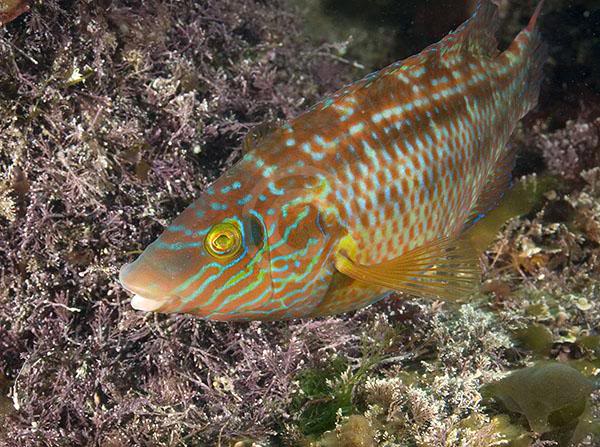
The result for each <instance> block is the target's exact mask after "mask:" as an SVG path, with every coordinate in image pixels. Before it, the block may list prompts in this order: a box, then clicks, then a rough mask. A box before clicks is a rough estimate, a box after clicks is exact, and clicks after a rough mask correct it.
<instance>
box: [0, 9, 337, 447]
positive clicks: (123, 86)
mask: <svg viewBox="0 0 600 447" xmlns="http://www.w3.org/2000/svg"><path fill="white" fill-rule="evenodd" d="M297 30H298V23H297V19H295V18H294V16H293V15H291V14H289V13H288V12H286V11H285V9H284V5H283V3H282V2H279V1H273V2H262V1H252V0H248V1H242V0H234V1H227V2H222V1H219V0H209V1H203V2H194V1H184V2H174V3H172V2H171V3H169V2H161V1H133V2H124V1H99V2H82V1H75V2H63V1H57V0H51V1H47V2H36V3H35V4H34V7H33V9H32V11H31V12H30V13H28V14H26V15H23V16H22V17H20V18H19V19H17V20H15V21H13V22H12V23H10V24H8V25H6V26H5V27H4V28H2V29H0V33H1V36H0V379H1V382H0V389H1V390H2V391H3V396H5V395H6V394H9V396H8V398H5V397H2V400H1V401H0V419H2V423H1V428H0V444H1V445H4V446H9V447H10V446H19V447H26V446H39V445H44V446H56V445H65V443H66V444H69V445H104V446H111V445H114V446H117V445H175V444H178V443H184V442H186V441H190V442H191V440H193V441H194V442H206V443H211V444H212V443H215V442H217V440H218V439H220V438H222V439H231V438H234V437H243V436H251V437H253V438H255V439H265V437H267V436H268V435H269V434H272V433H273V432H274V422H273V421H274V420H277V419H278V418H285V417H287V414H286V412H285V408H286V402H287V401H288V399H289V395H290V393H291V391H292V389H293V382H292V377H293V375H294V374H295V371H296V370H297V369H298V368H300V367H301V365H302V363H303V362H304V361H306V359H307V352H308V349H309V348H310V349H318V348H320V347H324V346H327V343H328V342H327V341H324V340H326V339H327V337H326V336H325V337H322V338H321V339H320V340H317V341H316V345H310V343H309V342H307V341H306V340H304V339H302V340H301V339H299V338H298V337H297V336H295V335H294V334H298V333H300V332H302V331H303V330H304V329H303V328H304V326H302V325H299V326H292V327H291V328H290V327H288V326H287V325H284V326H277V325H271V326H267V327H263V326H261V325H260V324H252V325H214V324H210V323H206V322H203V321H200V320H197V319H193V318H188V317H185V316H174V317H164V316H158V317H154V316H153V315H145V314H142V313H138V312H134V311H133V310H131V309H130V308H129V305H128V295H127V294H126V293H124V291H123V290H122V289H121V287H120V286H119V285H118V284H117V273H118V269H119V267H120V266H121V265H122V264H123V263H125V262H126V261H129V260H130V259H131V257H132V254H131V253H132V252H133V251H136V250H140V249H142V248H143V247H144V246H145V245H147V244H148V243H149V242H150V241H151V240H152V239H153V238H155V237H156V236H157V234H158V232H159V231H160V230H161V228H162V227H163V226H164V225H165V224H166V223H167V222H168V221H170V220H171V219H172V218H173V216H175V215H176V214H178V213H179V212H180V211H181V210H182V208H183V207H184V206H185V205H186V204H187V203H189V202H190V201H191V200H192V199H193V197H194V196H195V195H196V194H197V193H198V191H199V190H201V189H202V188H203V187H204V186H205V185H206V184H207V183H208V182H210V181H212V180H213V179H214V178H215V177H216V176H217V175H218V174H219V173H220V172H221V171H222V170H224V169H225V168H227V167H228V166H230V165H231V164H232V162H233V161H234V160H235V159H237V158H238V156H239V146H240V144H239V142H240V138H241V136H242V135H243V134H244V133H245V132H246V130H247V129H248V128H249V127H252V126H254V125H255V124H257V123H260V122H262V121H264V120H269V119H273V118H278V117H281V118H285V117H289V116H290V115H292V114H294V113H296V112H297V111H298V110H299V109H300V108H302V107H304V103H305V101H306V100H308V101H311V100H312V99H313V98H315V97H317V96H320V95H321V94H322V93H323V92H322V91H321V89H320V88H319V87H318V86H317V84H316V82H315V81H314V79H315V74H314V73H315V70H314V69H315V67H317V66H318V67H319V68H320V69H323V68H327V69H328V70H329V71H330V72H336V73H338V74H339V75H338V76H336V78H338V79H339V81H340V82H343V80H344V75H343V73H344V70H345V68H344V67H343V66H340V65H337V63H335V62H332V61H331V59H330V58H329V57H328V54H327V51H319V54H320V55H317V54H316V52H315V51H312V50H310V49H309V46H308V45H307V44H305V43H304V41H303V40H302V39H299V38H298V37H297V34H298V33H297ZM335 321H336V320H331V321H327V322H323V323H322V324H315V325H316V327H315V328H314V332H315V333H319V331H321V330H322V329H321V328H326V327H329V326H331V325H336V324H338V325H340V324H341V323H336V322H335ZM335 332H336V333H339V334H341V338H339V339H337V338H336V340H335V343H338V344H341V345H344V343H346V342H347V339H348V337H347V336H345V335H344V334H345V333H347V330H346V329H344V328H341V329H339V330H335Z"/></svg>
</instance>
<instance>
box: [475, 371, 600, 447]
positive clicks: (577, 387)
mask: <svg viewBox="0 0 600 447" xmlns="http://www.w3.org/2000/svg"><path fill="white" fill-rule="evenodd" d="M593 389H594V385H593V383H592V382H591V381H590V380H589V379H588V378H587V377H585V376H584V375H583V374H581V373H580V372H579V371H577V370H576V369H575V368H572V367H570V366H568V365H565V364H561V363H557V362H542V363H538V364H536V365H534V366H531V367H529V368H524V369H521V370H517V371H514V372H512V373H511V374H510V375H508V376H507V377H505V378H504V379H502V380H499V381H497V382H495V383H492V384H490V385H488V386H487V387H485V391H486V394H488V395H489V396H491V397H493V398H494V399H496V400H497V401H499V402H501V403H502V405H503V406H504V407H505V408H506V410H508V411H509V412H510V413H513V414H519V415H522V416H523V417H524V418H525V419H526V421H527V423H528V425H529V427H530V429H531V430H532V431H533V432H536V433H540V434H544V436H545V437H546V438H548V439H552V440H555V441H557V442H558V443H559V445H561V446H567V445H570V444H572V443H576V442H578V441H580V440H581V439H583V437H584V436H585V435H587V434H588V433H590V432H591V431H593V430H595V428H594V427H595V426H596V424H597V423H595V422H594V421H593V420H592V418H591V412H590V395H591V393H592V391H593Z"/></svg>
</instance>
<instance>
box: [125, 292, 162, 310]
mask: <svg viewBox="0 0 600 447" xmlns="http://www.w3.org/2000/svg"><path fill="white" fill-rule="evenodd" d="M170 298H171V297H167V298H165V299H162V300H156V299H152V298H145V297H143V296H141V295H138V294H135V295H134V296H133V298H132V299H131V307H133V308H134V309H135V310H143V311H145V312H153V311H156V310H158V309H160V308H161V307H162V306H163V305H164V304H166V303H167V302H168V301H169V300H170Z"/></svg>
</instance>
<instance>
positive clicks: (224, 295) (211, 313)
mask: <svg viewBox="0 0 600 447" xmlns="http://www.w3.org/2000/svg"><path fill="white" fill-rule="evenodd" d="M540 7H541V4H540V5H538V8H537V10H536V12H535V13H534V15H533V17H532V19H531V21H530V23H529V25H528V26H527V27H526V28H525V29H524V30H523V31H522V32H521V33H519V35H518V36H517V37H516V39H515V40H514V41H513V43H512V44H511V45H510V47H509V48H508V49H507V50H506V51H504V52H502V53H500V52H499V51H498V50H497V44H496V41H495V39H494V32H495V29H496V23H497V18H496V6H495V5H494V4H493V3H491V2H490V1H488V0H482V1H480V2H479V3H478V6H477V9H476V11H475V13H474V15H473V16H472V17H471V18H470V19H469V20H467V21H466V22H465V23H464V24H463V25H461V26H460V27H459V28H458V29H457V30H456V31H455V32H453V33H450V34H449V35H448V36H446V37H445V38H444V39H443V40H441V41H440V42H438V43H436V44H433V45H431V46H430V47H428V48H426V49H425V50H423V51H422V52H421V53H419V54H417V55H415V56H412V57H409V58H408V59H405V60H403V61H400V62H396V63H394V64H392V65H390V66H388V67H386V68H384V69H382V70H380V71H378V72H375V73H372V74H370V75H368V76H366V77H365V78H363V79H361V80H360V81H358V82H355V83H353V84H351V85H349V86H347V87H345V88H343V89H341V90H340V91H338V92H336V93H334V94H333V95H332V96H331V97H329V98H326V99H324V100H323V101H321V102H319V103H318V104H316V105H315V106H314V107H313V108H312V109H310V110H309V111H307V112H306V113H304V114H302V115H300V116H298V117H297V118H295V119H292V120H291V121H289V122H288V123H286V124H284V125H282V126H280V127H278V128H277V129H275V130H273V131H272V132H271V133H269V134H267V135H265V136H260V135H259V136H256V135H254V134H251V135H250V136H249V137H248V138H247V140H246V143H245V147H246V153H245V154H244V156H243V157H242V159H241V160H240V162H238V163H237V164H236V165H235V166H234V167H232V168H231V169H230V170H229V171H228V172H227V173H226V174H225V175H224V176H222V177H221V178H219V179H218V180H217V181H216V182H215V183H214V184H213V185H212V186H211V187H209V188H208V189H207V190H206V191H205V192H204V193H203V194H202V196H201V197H200V198H199V199H197V200H196V202H194V203H193V204H192V205H191V206H190V207H188V208H187V209H186V210H185V211H184V212H183V213H182V214H181V215H180V216H179V217H178V218H177V219H176V220H175V221H174V222H173V224H172V225H170V226H169V227H168V228H167V229H166V231H165V232H164V233H163V234H162V235H161V236H160V237H159V238H158V239H157V240H156V241H155V242H154V243H153V244H151V245H150V246H149V247H148V248H147V249H146V251H145V252H144V253H143V254H142V255H141V256H140V257H139V258H138V259H137V260H136V261H135V262H134V263H132V264H129V265H126V266H125V267H124V268H123V269H122V271H121V275H120V278H121V282H122V283H123V284H124V286H125V287H126V288H127V289H129V290H130V291H132V292H134V293H136V297H135V298H134V299H133V301H132V305H134V307H136V308H140V309H143V310H154V311H160V312H185V313H191V314H195V315H198V316H201V317H204V318H209V319H215V320H249V319H268V320H272V319H285V318H296V317H312V316H320V315H328V314H335V313H340V312H346V311H349V310H352V309H356V308H359V307H362V306H365V305H367V304H370V303H372V302H374V301H377V300H378V299H381V298H382V297H383V296H385V295H386V294H387V293H389V292H390V291H391V290H398V291H403V292H408V293H412V294H418V295H423V296H438V297H442V298H456V297H458V296H461V295H464V294H466V293H468V291H469V290H470V289H471V288H472V287H473V285H474V284H475V283H476V280H477V252H476V250H475V249H474V248H473V246H470V245H469V238H465V237H462V236H463V235H464V234H465V231H467V229H468V228H469V227H471V226H472V225H473V224H474V223H475V222H476V221H477V220H478V219H480V218H481V217H482V216H484V215H485V213H486V212H487V211H489V209H491V208H493V207H494V206H495V205H496V204H497V202H498V200H499V199H500V197H501V195H502V192H503V191H504V190H505V189H506V187H507V186H508V184H509V182H510V170H511V168H512V163H513V161H514V153H512V151H511V150H510V149H507V148H506V143H507V140H508V138H509V137H510V134H511V133H512V131H513V129H514V127H515V126H516V124H517V122H518V121H519V120H520V119H521V118H522V117H523V116H524V115H525V114H526V113H527V112H528V111H529V110H530V109H531V108H533V107H534V106H535V105H536V103H537V98H538V95H539V86H540V82H541V74H542V72H541V69H542V65H543V62H544V60H545V51H544V46H543V45H542V43H541V39H540V35H539V32H538V31H537V27H536V21H537V17H538V15H539V11H540ZM259 133H260V132H259ZM475 227H476V224H475ZM468 231H472V229H471V230H468Z"/></svg>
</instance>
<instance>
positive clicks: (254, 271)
mask: <svg viewBox="0 0 600 447" xmlns="http://www.w3.org/2000/svg"><path fill="white" fill-rule="evenodd" d="M246 196H247V194H245V192H244V191H243V187H242V184H241V182H239V181H236V180H235V176H234V175H233V173H232V175H225V176H223V177H221V178H220V179H219V180H217V182H215V183H214V184H213V185H212V186H211V187H209V188H208V189H207V190H206V191H205V192H204V193H203V194H202V195H201V196H200V197H199V198H198V199H197V200H196V201H195V202H194V203H192V204H191V205H190V206H189V207H188V208H187V209H185V210H184V211H183V212H182V213H181V214H180V215H179V216H178V217H177V218H176V219H175V220H174V221H173V223H172V224H171V225H169V227H168V228H166V230H165V231H164V232H163V233H162V234H161V235H160V236H159V237H158V239H156V240H155V241H154V242H153V243H152V244H150V245H149V246H148V247H147V248H146V249H145V250H144V251H143V252H142V254H141V255H140V256H139V257H138V258H137V259H136V260H135V261H133V262H132V263H130V264H127V265H125V266H123V267H122V268H121V271H120V274H119V280H120V282H121V284H122V285H123V286H124V287H125V289H127V290H129V291H130V292H132V293H134V294H135V296H134V297H133V299H132V301H131V305H132V306H133V307H134V308H135V309H138V310H144V311H154V312H165V313H190V314H194V315H197V316H199V317H204V318H210V319H223V320H230V319H236V314H235V312H232V309H235V308H236V307H237V306H240V305H241V303H246V302H247V300H248V297H254V298H257V297H260V299H261V301H262V300H263V299H264V300H268V299H270V297H271V295H272V293H273V286H272V282H271V273H270V271H271V270H270V258H269V244H268V240H267V231H266V227H265V222H264V220H263V218H262V216H261V214H260V212H259V211H256V210H253V209H251V208H248V207H246V206H244V205H245V200H246V199H245V197H246ZM244 310H245V311H246V313H245V314H244V315H247V312H248V311H251V310H252V305H247V306H246V307H244ZM237 319H248V318H242V317H241V316H240V318H237Z"/></svg>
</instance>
